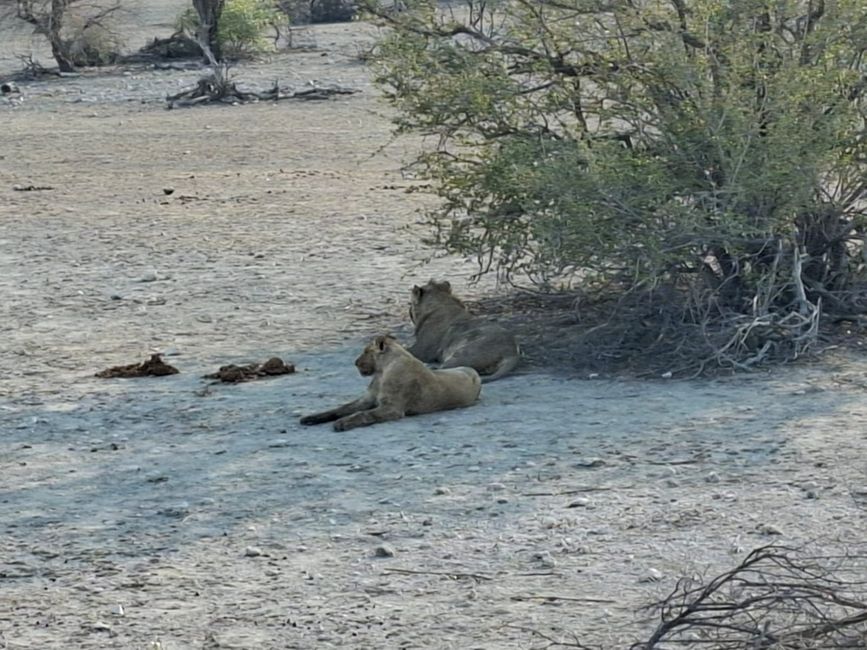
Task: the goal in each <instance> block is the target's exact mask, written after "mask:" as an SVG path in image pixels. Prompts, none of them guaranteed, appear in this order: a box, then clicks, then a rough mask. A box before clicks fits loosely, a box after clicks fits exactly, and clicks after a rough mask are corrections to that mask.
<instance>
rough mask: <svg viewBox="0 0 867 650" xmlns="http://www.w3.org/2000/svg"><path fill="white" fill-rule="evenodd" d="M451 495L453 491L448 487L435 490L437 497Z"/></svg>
mask: <svg viewBox="0 0 867 650" xmlns="http://www.w3.org/2000/svg"><path fill="white" fill-rule="evenodd" d="M451 493H452V491H451V490H449V489H448V488H447V487H438V488H436V489H435V490H434V494H436V495H437V496H447V495H449V494H451Z"/></svg>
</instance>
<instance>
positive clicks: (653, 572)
mask: <svg viewBox="0 0 867 650" xmlns="http://www.w3.org/2000/svg"><path fill="white" fill-rule="evenodd" d="M662 577H663V576H662V571H660V570H659V569H653V568H650V569H648V570H647V573H645V574H644V575H643V576H641V577H640V578H638V582H641V583H647V582H659V581H660V580H662Z"/></svg>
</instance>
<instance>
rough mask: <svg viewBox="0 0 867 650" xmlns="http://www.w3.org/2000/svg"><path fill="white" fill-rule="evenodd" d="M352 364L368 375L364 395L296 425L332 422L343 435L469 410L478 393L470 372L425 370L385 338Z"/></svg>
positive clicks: (478, 382) (476, 378)
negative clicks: (401, 420) (357, 429)
mask: <svg viewBox="0 0 867 650" xmlns="http://www.w3.org/2000/svg"><path fill="white" fill-rule="evenodd" d="M355 365H356V366H357V367H358V371H359V372H360V373H361V374H362V376H365V377H369V376H371V375H373V379H372V380H371V382H370V385H369V386H368V387H367V393H365V394H364V395H363V396H362V397H360V398H358V399H357V400H355V401H353V402H349V403H348V404H344V405H343V406H338V407H337V408H335V409H331V410H330V411H324V412H322V413H315V414H313V415H306V416H304V417H303V418H301V424H322V423H323V422H332V421H333V420H337V421H336V422H335V423H334V430H335V431H346V430H348V429H354V428H355V427H366V426H369V425H371V424H376V423H377V422H386V421H388V420H397V419H398V418H402V417H404V416H405V415H418V414H420V413H431V412H433V411H445V410H447V409H453V408H459V407H462V406H470V405H471V404H473V403H474V402H475V401H476V400H477V399H478V397H479V392H480V391H481V389H482V382H481V380H480V379H479V374H478V373H477V372H476V371H475V370H473V369H472V368H451V369H449V370H431V369H430V368H428V367H427V366H425V365H424V364H423V363H422V362H421V361H419V360H418V359H416V358H415V357H413V356H412V355H411V354H410V353H409V352H407V351H406V349H405V348H404V347H403V346H401V345H400V344H399V343H398V342H397V341H395V340H394V339H393V338H392V337H390V336H377V337H376V338H375V339H374V340H373V341H372V342H371V343H369V344H368V345H367V346H366V347H365V348H364V351H363V352H362V353H361V356H359V357H358V358H357V359H356V360H355Z"/></svg>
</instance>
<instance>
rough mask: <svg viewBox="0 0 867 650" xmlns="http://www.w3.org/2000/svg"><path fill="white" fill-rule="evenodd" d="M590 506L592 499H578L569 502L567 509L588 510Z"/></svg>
mask: <svg viewBox="0 0 867 650" xmlns="http://www.w3.org/2000/svg"><path fill="white" fill-rule="evenodd" d="M589 505H590V499H586V498H584V497H578V498H577V499H573V500H572V501H570V502H569V505H568V506H566V507H567V508H586V507H587V506H589Z"/></svg>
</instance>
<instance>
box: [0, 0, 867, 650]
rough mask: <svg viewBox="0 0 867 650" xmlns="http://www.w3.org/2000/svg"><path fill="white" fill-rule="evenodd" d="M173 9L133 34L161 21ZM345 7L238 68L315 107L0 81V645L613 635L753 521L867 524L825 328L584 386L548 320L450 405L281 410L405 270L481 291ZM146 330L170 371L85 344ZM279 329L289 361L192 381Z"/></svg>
mask: <svg viewBox="0 0 867 650" xmlns="http://www.w3.org/2000/svg"><path fill="white" fill-rule="evenodd" d="M183 4H184V3H183V2H180V1H179V2H177V3H174V5H173V6H172V7H170V9H171V11H166V12H164V14H162V15H161V16H157V17H155V18H154V19H153V20H152V21H151V22H142V23H141V24H139V25H138V27H137V30H138V31H137V32H136V33H138V34H141V35H142V37H146V38H151V37H152V36H153V35H159V34H157V33H152V30H151V28H150V27H142V25H157V26H159V25H161V26H162V27H160V29H163V31H164V33H165V35H168V34H170V33H171V22H172V21H171V18H172V16H173V11H174V10H175V9H180V8H182V5H183ZM138 5H141V6H140V7H138ZM138 5H137V8H136V11H137V12H147V13H148V15H151V14H152V13H153V12H156V11H157V8H159V7H161V6H163V5H165V6H168V4H167V3H161V2H153V3H151V2H148V3H138ZM369 33H370V31H369V30H368V28H366V27H365V26H364V25H361V24H352V25H327V26H321V27H316V28H311V29H309V30H303V31H302V32H299V33H298V34H297V36H298V39H299V40H300V39H302V37H303V38H306V39H307V40H308V41H309V42H310V44H311V46H313V48H314V49H310V50H307V51H304V52H292V53H287V54H280V55H275V56H274V57H273V58H270V59H266V60H261V61H258V62H252V63H249V64H244V65H242V66H238V68H237V69H236V72H237V74H238V76H239V78H241V79H243V80H244V82H245V83H249V84H251V86H253V87H256V88H265V89H267V88H269V87H271V85H272V84H273V82H274V79H275V78H279V79H281V80H285V81H286V82H291V83H292V84H294V85H298V86H301V85H303V84H305V83H306V82H307V81H308V80H322V81H333V82H336V83H337V82H339V83H341V84H347V85H349V86H351V87H355V88H360V89H361V92H360V93H357V94H354V95H351V96H348V97H340V98H336V99H332V100H329V101H327V102H322V103H313V102H279V103H276V104H273V103H267V102H266V103H259V104H255V105H245V106H219V107H216V106H215V107H199V108H196V109H194V110H185V111H167V110H165V107H164V106H165V99H164V98H165V96H166V95H170V94H172V93H175V92H178V90H180V89H182V88H184V87H187V86H189V85H190V84H193V83H195V80H196V79H197V77H198V76H199V75H200V71H198V70H192V71H183V70H161V69H151V68H147V67H140V68H126V69H125V68H116V69H115V70H113V71H108V72H106V71H100V72H99V73H94V72H91V71H84V74H83V75H82V76H81V77H78V78H75V79H47V80H44V81H40V82H22V83H21V84H20V85H21V91H22V99H23V101H21V102H19V101H17V100H16V101H15V102H14V103H12V102H8V103H7V102H6V100H5V99H2V98H0V114H2V118H0V119H3V121H4V125H5V126H6V128H7V130H8V132H9V133H14V134H15V137H12V138H7V140H6V141H5V142H4V150H3V152H2V154H0V155H2V157H3V158H2V160H3V164H2V165H0V223H2V227H0V295H2V296H3V300H2V301H0V337H2V338H0V340H2V341H3V350H4V353H5V354H6V355H7V356H8V357H9V358H10V359H11V362H10V363H9V365H8V368H7V371H6V372H5V373H3V375H2V376H0V433H2V440H3V445H2V449H0V575H3V576H5V577H4V579H3V580H4V581H3V597H4V599H5V601H6V602H8V603H10V607H9V608H7V609H8V611H9V612H10V613H8V614H6V615H4V614H3V613H0V646H2V647H6V648H9V649H15V650H19V649H24V648H55V647H69V648H80V649H82V650H97V649H99V650H105V649H117V650H121V649H122V650H127V649H129V648H148V647H151V648H157V647H161V648H162V649H163V650H183V649H187V648H204V647H208V648H214V647H217V646H219V647H222V648H235V649H239V648H244V649H249V650H272V649H274V650H276V649H278V648H281V649H285V648H287V647H290V648H299V649H304V650H306V649H308V648H317V649H318V648H323V649H327V648H338V647H339V648H413V647H414V648H444V649H445V648H461V649H463V648H496V649H497V650H526V649H527V648H533V647H537V646H541V647H544V646H546V645H548V643H549V642H548V641H545V640H543V639H541V638H540V637H538V636H535V635H534V632H533V631H534V630H541V631H543V632H544V633H545V634H546V635H548V636H549V637H552V638H556V639H558V640H562V641H564V642H567V643H572V642H574V641H575V639H576V638H577V639H579V640H580V641H581V642H583V643H585V644H586V645H592V644H594V643H596V644H598V645H600V646H603V647H605V648H611V649H617V650H620V649H622V648H625V647H628V646H629V643H630V642H632V641H635V640H638V639H640V638H642V634H645V633H646V632H647V631H648V629H651V628H652V627H653V626H654V625H655V624H656V621H649V620H648V619H647V616H646V614H645V613H642V612H641V611H640V610H639V607H640V606H641V605H643V604H645V603H647V602H650V601H652V600H655V599H657V598H658V597H659V596H661V595H664V594H666V593H669V592H670V591H671V590H672V589H673V588H674V586H675V584H676V583H677V579H678V578H679V577H680V576H682V575H692V574H693V573H702V572H711V573H713V572H716V571H717V570H725V569H727V568H730V567H731V566H733V565H735V564H737V562H738V560H739V559H742V558H743V557H745V555H746V553H747V552H748V551H749V550H750V549H751V548H753V547H755V546H759V545H763V544H766V543H767V542H768V541H779V542H782V543H785V544H787V545H798V544H801V543H803V542H804V541H806V540H817V539H821V540H822V543H823V544H824V546H825V547H826V548H827V549H828V550H829V552H830V550H831V549H832V548H833V547H835V546H836V545H840V544H846V543H847V542H848V541H850V540H858V541H860V540H863V539H865V538H867V520H865V517H864V513H865V508H867V497H865V495H867V486H865V479H864V477H865V476H867V460H865V459H867V437H865V435H864V433H863V432H864V431H865V430H867V401H865V399H864V390H865V387H867V363H865V362H864V359H863V357H861V356H857V355H851V354H849V352H848V351H846V353H845V354H840V356H839V357H837V358H828V359H827V360H826V361H825V362H824V364H823V365H822V366H810V365H805V366H803V367H799V368H783V369H780V370H778V371H777V372H774V373H754V374H752V375H748V376H741V377H737V378H735V379H727V378H717V379H714V380H700V381H691V382H686V381H671V380H669V381H665V380H657V381H646V382H636V381H626V380H621V379H610V378H603V377H597V378H596V379H594V380H586V381H578V380H575V379H574V377H575V373H574V372H573V373H571V374H570V373H557V374H555V373H552V372H550V368H553V367H558V366H557V365H556V363H558V362H559V361H558V359H557V357H558V354H557V352H556V351H558V350H562V351H564V355H565V351H566V349H567V348H566V346H565V345H564V344H563V342H562V339H561V338H560V337H559V334H558V331H559V330H557V329H556V328H542V329H541V330H536V331H535V332H530V331H529V330H527V333H526V338H522V340H521V343H522V345H523V346H524V347H525V348H527V349H529V350H530V351H531V352H534V351H535V352H538V355H536V354H535V352H534V354H531V355H530V360H529V361H528V364H527V365H526V366H525V368H524V371H522V372H521V373H519V374H516V375H515V376H510V377H506V378H504V379H502V380H500V381H497V382H494V383H492V384H489V385H486V386H485V387H484V388H483V390H482V398H481V401H480V403H479V404H478V405H475V406H473V408H470V409H465V410H460V411H453V412H448V413H443V414H437V415H431V416H418V417H413V418H406V419H404V420H400V421H398V422H394V423H389V424H382V425H378V426H377V427H374V428H373V429H370V430H368V431H364V432H363V433H356V434H351V435H341V434H335V433H333V432H331V431H325V430H322V429H314V430H311V429H310V428H307V427H302V426H301V425H300V424H298V422H297V420H298V418H299V417H300V416H301V415H302V414H304V413H310V412H313V411H316V410H319V409H323V408H326V407H329V406H332V405H333V403H334V400H340V399H342V398H346V399H349V398H351V397H353V396H356V395H358V394H359V393H360V392H361V391H363V389H364V384H365V383H366V382H365V381H364V379H363V378H361V377H359V376H358V374H357V371H356V370H355V368H354V367H353V359H354V358H355V357H356V356H357V353H358V349H359V347H360V345H361V344H362V341H364V340H365V339H366V338H368V336H370V335H371V334H374V333H380V332H383V331H389V330H390V331H394V332H396V333H397V334H398V335H399V336H400V337H401V339H402V340H407V339H408V338H409V336H408V331H409V328H408V316H407V309H408V304H409V298H410V288H411V287H412V285H413V284H422V283H424V282H425V281H427V279H429V278H431V277H433V278H437V279H448V280H450V281H451V282H452V284H453V285H454V286H455V291H456V293H457V294H458V295H460V296H461V297H462V298H466V299H467V300H468V301H472V300H478V299H480V298H483V297H487V296H491V295H495V294H496V289H497V288H496V286H495V285H494V283H493V281H492V280H491V279H484V280H483V281H482V282H481V283H479V284H475V285H470V284H468V281H469V279H470V277H471V276H472V274H473V273H474V272H475V271H476V266H475V264H474V262H473V260H467V259H463V258H455V257H442V258H436V259H434V260H432V261H431V263H430V264H427V265H425V264H424V261H425V260H427V259H428V258H430V257H431V255H432V251H431V250H430V249H428V248H427V247H425V246H424V245H423V244H422V243H421V240H422V238H423V237H424V236H425V235H426V234H427V233H426V231H425V230H424V228H422V227H421V226H419V224H418V223H417V221H418V215H417V212H416V211H417V210H418V209H420V208H424V207H425V206H427V205H430V201H431V198H430V197H429V196H426V195H425V193H424V192H421V191H414V189H413V188H417V187H423V185H422V183H420V182H419V181H417V180H416V179H414V178H412V177H411V176H409V175H407V174H403V173H402V172H401V169H402V164H403V162H404V161H405V160H406V159H407V158H408V154H409V153H411V152H412V151H413V150H414V149H415V148H417V147H418V146H419V142H418V141H417V140H413V139H393V138H392V136H391V131H390V125H389V123H388V119H387V118H388V111H387V108H386V107H384V106H383V104H382V103H380V102H379V100H378V99H377V98H378V94H377V91H376V90H375V89H374V88H373V87H372V85H371V84H370V78H369V73H368V71H367V70H366V69H365V67H364V65H363V64H362V63H361V61H360V59H359V56H358V54H359V52H361V51H362V50H363V49H364V46H365V45H366V42H367V41H366V40H365V39H366V38H367V35H369ZM10 42H14V40H13V41H4V42H3V43H2V45H0V48H6V47H8V44H9V43H10ZM25 42H26V41H25ZM2 60H12V62H13V63H15V62H14V58H12V57H9V56H7V57H6V59H4V58H3V57H2V56H0V61H2ZM15 184H21V185H22V186H26V185H34V186H42V185H51V186H52V187H54V188H55V189H54V191H51V192H36V191H31V192H15V191H13V190H12V189H11V188H12V186H13V185H15ZM164 188H173V189H174V190H175V191H174V192H173V193H172V194H170V195H167V194H165V193H164V191H163V190H164ZM521 309H524V307H522V306H520V305H518V306H515V307H514V310H515V311H516V312H520V310H521ZM570 310H572V306H570V305H568V304H564V305H562V315H563V318H566V317H571V318H574V313H573V312H572V311H570ZM483 311H484V310H483ZM486 313H490V314H491V315H492V316H497V314H495V313H493V311H491V312H486ZM527 313H528V316H527V317H528V318H529V317H530V315H531V313H530V312H529V311H528V312H527ZM550 313H551V312H549V314H550ZM519 315H520V314H519ZM548 319H550V315H549V316H548ZM540 323H544V321H540ZM567 325H568V323H567ZM522 336H523V335H522ZM532 336H543V337H546V338H544V339H541V340H540V341H539V342H535V343H534V339H532V338H530V337H532ZM153 353H163V354H165V355H167V357H166V358H170V359H172V362H173V363H175V364H176V365H178V366H180V367H182V368H183V370H184V372H183V373H181V374H179V375H175V376H173V377H171V378H167V379H165V380H162V381H145V382H122V381H116V382H107V381H104V380H102V379H97V378H94V377H92V376H91V374H90V372H91V371H89V370H88V368H93V367H94V364H96V366H95V367H106V366H110V365H113V364H118V363H122V362H124V361H125V360H128V359H143V358H147V357H148V356H149V355H150V354H153ZM169 355H170V356H169ZM545 355H547V357H546V356H545ZM272 356H277V357H280V358H282V359H291V360H292V361H293V362H294V363H295V365H296V366H297V376H295V377H293V378H292V379H291V380H287V381H285V382H281V381H254V382H247V383H241V384H238V385H233V386H231V387H228V386H209V387H208V390H202V380H201V375H203V374H205V373H208V372H211V371H213V369H214V368H217V367H218V366H219V365H225V364H227V363H230V362H234V363H236V364H238V365H244V364H245V362H246V361H247V360H249V359H267V358H269V357H272ZM176 359H177V360H178V361H177V362H176V361H175V360H176ZM546 359H547V360H546ZM567 361H568V359H567ZM577 361H580V359H578V360H577ZM563 367H566V364H564V366H563ZM585 376H586V375H585ZM384 544H387V545H388V548H389V549H390V550H389V552H388V553H385V554H383V553H381V552H378V551H377V549H379V548H380V547H382V546H383V545H384ZM485 578H490V579H485ZM579 599H580V600H579ZM643 638H647V637H646V636H645V637H643ZM534 644H535V645H534Z"/></svg>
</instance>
